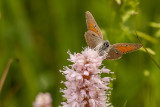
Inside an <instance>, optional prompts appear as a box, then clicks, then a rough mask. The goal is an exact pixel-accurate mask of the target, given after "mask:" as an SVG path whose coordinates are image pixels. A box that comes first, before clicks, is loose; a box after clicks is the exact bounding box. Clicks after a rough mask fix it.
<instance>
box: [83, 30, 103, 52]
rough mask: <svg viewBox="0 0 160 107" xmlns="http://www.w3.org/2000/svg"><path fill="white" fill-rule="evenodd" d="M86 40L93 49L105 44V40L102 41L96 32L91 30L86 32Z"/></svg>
mask: <svg viewBox="0 0 160 107" xmlns="http://www.w3.org/2000/svg"><path fill="white" fill-rule="evenodd" d="M85 39H86V42H87V45H88V46H89V47H90V48H92V49H93V48H95V47H96V46H98V45H99V44H101V43H102V42H104V40H103V39H101V38H100V37H99V36H98V35H97V34H96V33H95V32H93V31H90V30H88V31H87V32H85Z"/></svg>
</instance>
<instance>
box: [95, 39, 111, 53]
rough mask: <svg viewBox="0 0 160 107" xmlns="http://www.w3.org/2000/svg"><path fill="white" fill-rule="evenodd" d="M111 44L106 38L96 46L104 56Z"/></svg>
mask: <svg viewBox="0 0 160 107" xmlns="http://www.w3.org/2000/svg"><path fill="white" fill-rule="evenodd" d="M109 46H110V43H109V41H107V40H106V41H103V42H102V43H100V44H99V45H98V46H96V48H95V49H96V50H98V52H99V55H100V56H103V55H104V54H106V52H107V51H108V50H109Z"/></svg>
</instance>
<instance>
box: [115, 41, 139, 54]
mask: <svg viewBox="0 0 160 107" xmlns="http://www.w3.org/2000/svg"><path fill="white" fill-rule="evenodd" d="M113 47H114V48H116V49H117V50H118V51H120V52H121V53H122V54H126V53H128V52H132V51H135V50H137V49H139V48H141V47H142V45H141V44H137V43H117V44H114V45H113Z"/></svg>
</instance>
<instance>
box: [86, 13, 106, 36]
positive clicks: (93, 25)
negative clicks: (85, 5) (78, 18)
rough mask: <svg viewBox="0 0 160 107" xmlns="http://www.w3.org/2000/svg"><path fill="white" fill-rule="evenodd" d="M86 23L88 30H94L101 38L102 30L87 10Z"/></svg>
mask: <svg viewBox="0 0 160 107" xmlns="http://www.w3.org/2000/svg"><path fill="white" fill-rule="evenodd" d="M86 23H87V28H88V30H90V31H93V32H95V33H96V34H97V35H98V36H99V37H100V38H101V39H103V35H102V32H101V30H100V28H99V26H98V25H97V23H96V21H95V19H94V17H93V16H92V14H91V13H90V12H89V11H87V12H86Z"/></svg>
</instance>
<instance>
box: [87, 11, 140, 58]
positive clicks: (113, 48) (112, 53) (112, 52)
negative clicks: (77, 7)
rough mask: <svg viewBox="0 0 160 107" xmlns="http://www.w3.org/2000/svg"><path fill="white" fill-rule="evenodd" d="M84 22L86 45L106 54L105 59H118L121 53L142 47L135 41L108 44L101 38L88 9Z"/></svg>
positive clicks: (100, 33) (100, 53) (101, 53)
mask: <svg viewBox="0 0 160 107" xmlns="http://www.w3.org/2000/svg"><path fill="white" fill-rule="evenodd" d="M86 23H87V28H88V31H87V32H85V39H86V42H87V44H88V46H89V47H90V48H92V49H96V50H98V52H99V55H101V56H103V55H105V54H107V55H106V60H114V59H119V58H121V56H122V55H123V54H126V53H128V52H132V51H135V50H137V49H139V48H141V47H142V45H141V44H137V43H117V44H113V45H110V43H109V41H107V40H103V35H102V32H101V30H100V28H99V26H98V25H97V23H96V21H95V19H94V17H93V16H92V14H91V13H90V12H89V11H87V12H86Z"/></svg>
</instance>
